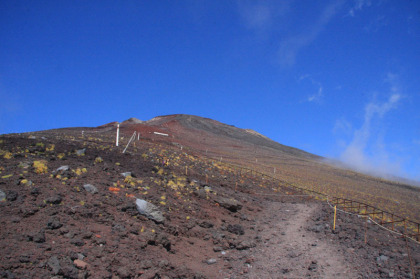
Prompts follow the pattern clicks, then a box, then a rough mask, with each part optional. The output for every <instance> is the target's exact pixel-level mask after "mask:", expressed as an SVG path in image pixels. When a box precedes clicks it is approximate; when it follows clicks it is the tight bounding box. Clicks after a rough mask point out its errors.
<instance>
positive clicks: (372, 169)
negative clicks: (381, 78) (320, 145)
mask: <svg viewBox="0 0 420 279" xmlns="http://www.w3.org/2000/svg"><path fill="white" fill-rule="evenodd" d="M386 81H387V82H388V83H390V94H389V97H388V99H387V100H386V101H383V102H379V101H376V100H375V101H372V102H370V103H368V104H367V105H366V106H365V109H364V119H363V124H362V126H361V127H360V128H359V129H357V130H356V131H354V134H353V139H352V140H351V142H350V143H349V144H347V145H346V146H345V148H344V150H343V152H342V153H341V155H340V159H341V160H342V161H343V162H345V163H347V164H348V165H349V166H351V167H353V168H355V169H357V170H358V171H362V172H368V173H373V174H375V175H381V176H387V175H389V174H393V175H400V174H401V160H398V159H396V158H395V157H393V156H392V152H389V151H388V146H387V144H386V143H385V141H384V134H383V133H379V132H377V129H374V128H377V126H380V125H381V124H382V123H383V119H384V117H385V115H386V114H387V113H389V112H390V111H391V110H393V109H396V108H397V106H398V104H399V103H400V100H401V98H402V95H401V93H400V91H399V88H398V86H396V76H395V75H391V74H388V78H387V80H386ZM373 123H375V127H373ZM340 125H341V126H344V125H345V122H340V121H338V122H337V123H336V127H335V128H334V129H339V128H341V126H340Z"/></svg>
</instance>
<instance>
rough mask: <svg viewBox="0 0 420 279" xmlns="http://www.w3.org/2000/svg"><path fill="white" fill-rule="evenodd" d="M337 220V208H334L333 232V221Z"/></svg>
mask: <svg viewBox="0 0 420 279" xmlns="http://www.w3.org/2000/svg"><path fill="white" fill-rule="evenodd" d="M336 218H337V206H334V225H333V231H335V219H336Z"/></svg>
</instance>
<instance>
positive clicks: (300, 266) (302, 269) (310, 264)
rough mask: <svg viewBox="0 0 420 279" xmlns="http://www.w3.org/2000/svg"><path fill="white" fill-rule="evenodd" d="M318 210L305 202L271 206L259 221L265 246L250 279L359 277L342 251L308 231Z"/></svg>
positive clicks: (256, 252)
mask: <svg viewBox="0 0 420 279" xmlns="http://www.w3.org/2000/svg"><path fill="white" fill-rule="evenodd" d="M318 207H319V205H317V204H303V203H296V204H293V203H278V202H271V203H270V204H269V205H268V207H267V209H266V210H265V213H264V217H263V218H261V219H260V221H259V225H258V227H259V231H260V237H261V240H262V243H261V245H259V247H258V246H257V248H256V249H255V250H254V255H253V256H254V263H253V264H252V268H250V272H249V274H248V275H249V278H303V277H311V278H357V275H356V274H353V273H352V267H351V266H350V265H349V263H347V262H346V261H345V259H344V257H343V256H342V255H341V253H340V252H339V251H340V250H339V248H337V247H334V245H332V244H331V243H328V241H325V240H319V239H318V238H317V237H316V235H314V233H313V232H310V231H307V230H306V229H305V227H306V224H307V222H308V220H309V218H310V216H311V214H312V213H313V212H314V211H315V210H317V209H319V208H318ZM278 216H282V217H280V218H279V217H278Z"/></svg>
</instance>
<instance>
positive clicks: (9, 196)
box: [6, 190, 18, 201]
mask: <svg viewBox="0 0 420 279" xmlns="http://www.w3.org/2000/svg"><path fill="white" fill-rule="evenodd" d="M17 197H18V193H17V192H16V191H12V190H9V191H7V195H6V199H7V200H8V201H15V200H16V199H17Z"/></svg>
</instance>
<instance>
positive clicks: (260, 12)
mask: <svg viewBox="0 0 420 279" xmlns="http://www.w3.org/2000/svg"><path fill="white" fill-rule="evenodd" d="M291 2H292V1H291V0H287V1H274V0H269V1H237V4H238V11H239V15H240V16H241V19H242V21H243V23H244V24H245V26H246V27H248V28H250V29H253V30H254V31H257V32H265V31H267V30H268V29H270V28H271V27H272V26H273V25H274V22H275V19H276V18H278V17H280V16H283V15H285V14H286V13H287V12H288V11H289V10H290V4H291Z"/></svg>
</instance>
